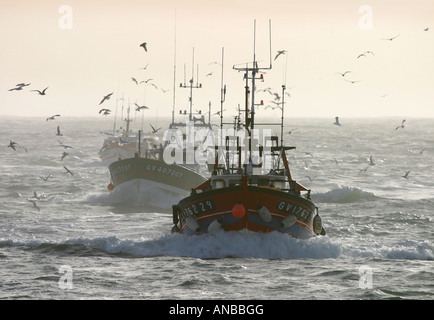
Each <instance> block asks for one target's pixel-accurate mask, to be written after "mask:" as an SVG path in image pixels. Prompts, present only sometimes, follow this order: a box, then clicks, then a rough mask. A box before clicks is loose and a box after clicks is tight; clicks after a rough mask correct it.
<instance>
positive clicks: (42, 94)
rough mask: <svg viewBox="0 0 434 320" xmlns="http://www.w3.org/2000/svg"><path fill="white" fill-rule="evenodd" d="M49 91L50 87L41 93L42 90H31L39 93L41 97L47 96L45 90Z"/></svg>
mask: <svg viewBox="0 0 434 320" xmlns="http://www.w3.org/2000/svg"><path fill="white" fill-rule="evenodd" d="M47 89H48V87H46V88H45V89H44V90H42V91H40V90H31V91H37V92H39V94H40V95H41V96H45V90H47Z"/></svg>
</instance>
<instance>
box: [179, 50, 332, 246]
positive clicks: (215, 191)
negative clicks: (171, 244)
mask: <svg viewBox="0 0 434 320" xmlns="http://www.w3.org/2000/svg"><path fill="white" fill-rule="evenodd" d="M234 69H235V70H237V71H243V72H244V79H246V86H245V96H246V105H245V110H244V113H245V117H244V126H242V125H239V126H238V127H237V128H234V129H236V130H237V132H236V134H235V135H233V136H230V135H228V136H226V137H225V140H224V141H225V143H224V144H223V141H222V143H221V145H220V146H218V147H215V150H216V151H217V152H216V154H217V155H216V157H215V159H216V161H215V164H214V170H213V172H212V176H211V177H210V179H208V180H207V181H206V182H204V183H203V184H202V185H200V186H198V187H197V188H195V189H194V190H193V191H192V192H191V194H190V195H189V196H188V197H186V198H184V199H182V200H181V201H179V202H178V203H177V204H176V205H174V206H173V207H172V208H173V223H174V226H173V228H172V232H180V233H184V234H201V233H208V232H216V231H219V230H224V231H242V232H265V233H267V232H273V231H277V232H282V233H286V234H288V235H290V236H292V237H295V238H301V239H306V238H310V237H313V236H316V235H320V234H322V235H323V234H325V231H324V228H323V227H322V222H321V218H320V216H319V214H318V208H317V207H316V206H315V204H314V203H313V202H312V200H311V198H310V190H308V189H306V188H305V187H303V186H302V185H301V184H299V183H298V182H297V181H295V180H294V179H293V178H292V175H291V171H290V169H289V164H288V160H287V157H286V151H287V150H291V149H294V148H295V147H286V146H283V145H282V142H283V115H284V101H282V104H281V109H282V122H281V123H280V126H281V135H282V136H281V139H280V140H281V144H280V145H279V138H278V137H277V136H266V135H265V133H264V134H263V144H262V145H261V144H259V143H258V140H259V139H258V138H257V137H258V136H259V133H260V132H258V129H256V128H255V102H254V93H255V79H261V80H262V79H263V75H261V77H260V78H257V74H258V73H259V72H260V70H261V69H266V70H268V69H271V57H270V67H269V68H259V67H258V65H257V62H256V58H255V55H254V59H253V64H252V66H251V67H248V66H246V67H245V68H235V67H234ZM249 79H251V83H252V86H251V89H252V90H251V91H250V88H249ZM284 90H285V86H282V97H284ZM249 94H250V98H251V100H250V101H251V105H250V107H249V102H248V100H249ZM221 112H222V113H223V109H222V110H221ZM258 125H259V124H258ZM266 125H273V124H266ZM255 130H256V132H255ZM257 133H258V134H257ZM231 141H232V142H233V143H232V144H231ZM255 146H256V148H255ZM220 155H223V156H222V157H221V156H220ZM222 158H223V159H225V160H224V162H223V163H219V159H222ZM231 159H232V162H231V161H230V160H231Z"/></svg>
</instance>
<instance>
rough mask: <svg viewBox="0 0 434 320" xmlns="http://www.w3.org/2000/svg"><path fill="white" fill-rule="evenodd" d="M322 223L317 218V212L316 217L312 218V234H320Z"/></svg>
mask: <svg viewBox="0 0 434 320" xmlns="http://www.w3.org/2000/svg"><path fill="white" fill-rule="evenodd" d="M322 230H323V229H322V221H321V217H320V216H319V214H318V212H317V213H316V216H315V217H314V218H313V232H315V234H321V231H322Z"/></svg>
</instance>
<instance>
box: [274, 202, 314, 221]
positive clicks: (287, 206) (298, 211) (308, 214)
mask: <svg viewBox="0 0 434 320" xmlns="http://www.w3.org/2000/svg"><path fill="white" fill-rule="evenodd" d="M277 209H278V210H280V211H283V212H287V213H290V214H293V215H295V216H296V217H297V218H300V219H303V220H305V221H310V219H311V218H312V211H311V210H307V209H304V208H302V207H300V206H299V205H296V204H294V203H290V202H286V201H280V202H279V203H278V204H277Z"/></svg>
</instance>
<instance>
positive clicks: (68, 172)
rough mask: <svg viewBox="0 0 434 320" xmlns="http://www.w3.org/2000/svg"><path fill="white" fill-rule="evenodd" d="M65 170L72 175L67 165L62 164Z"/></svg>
mask: <svg viewBox="0 0 434 320" xmlns="http://www.w3.org/2000/svg"><path fill="white" fill-rule="evenodd" d="M63 167H64V168H65V170H66V172H68V173H69V174H70V175H71V176H73V175H74V174H73V173H72V172H71V170H69V169H68V168H67V167H65V166H63Z"/></svg>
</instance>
